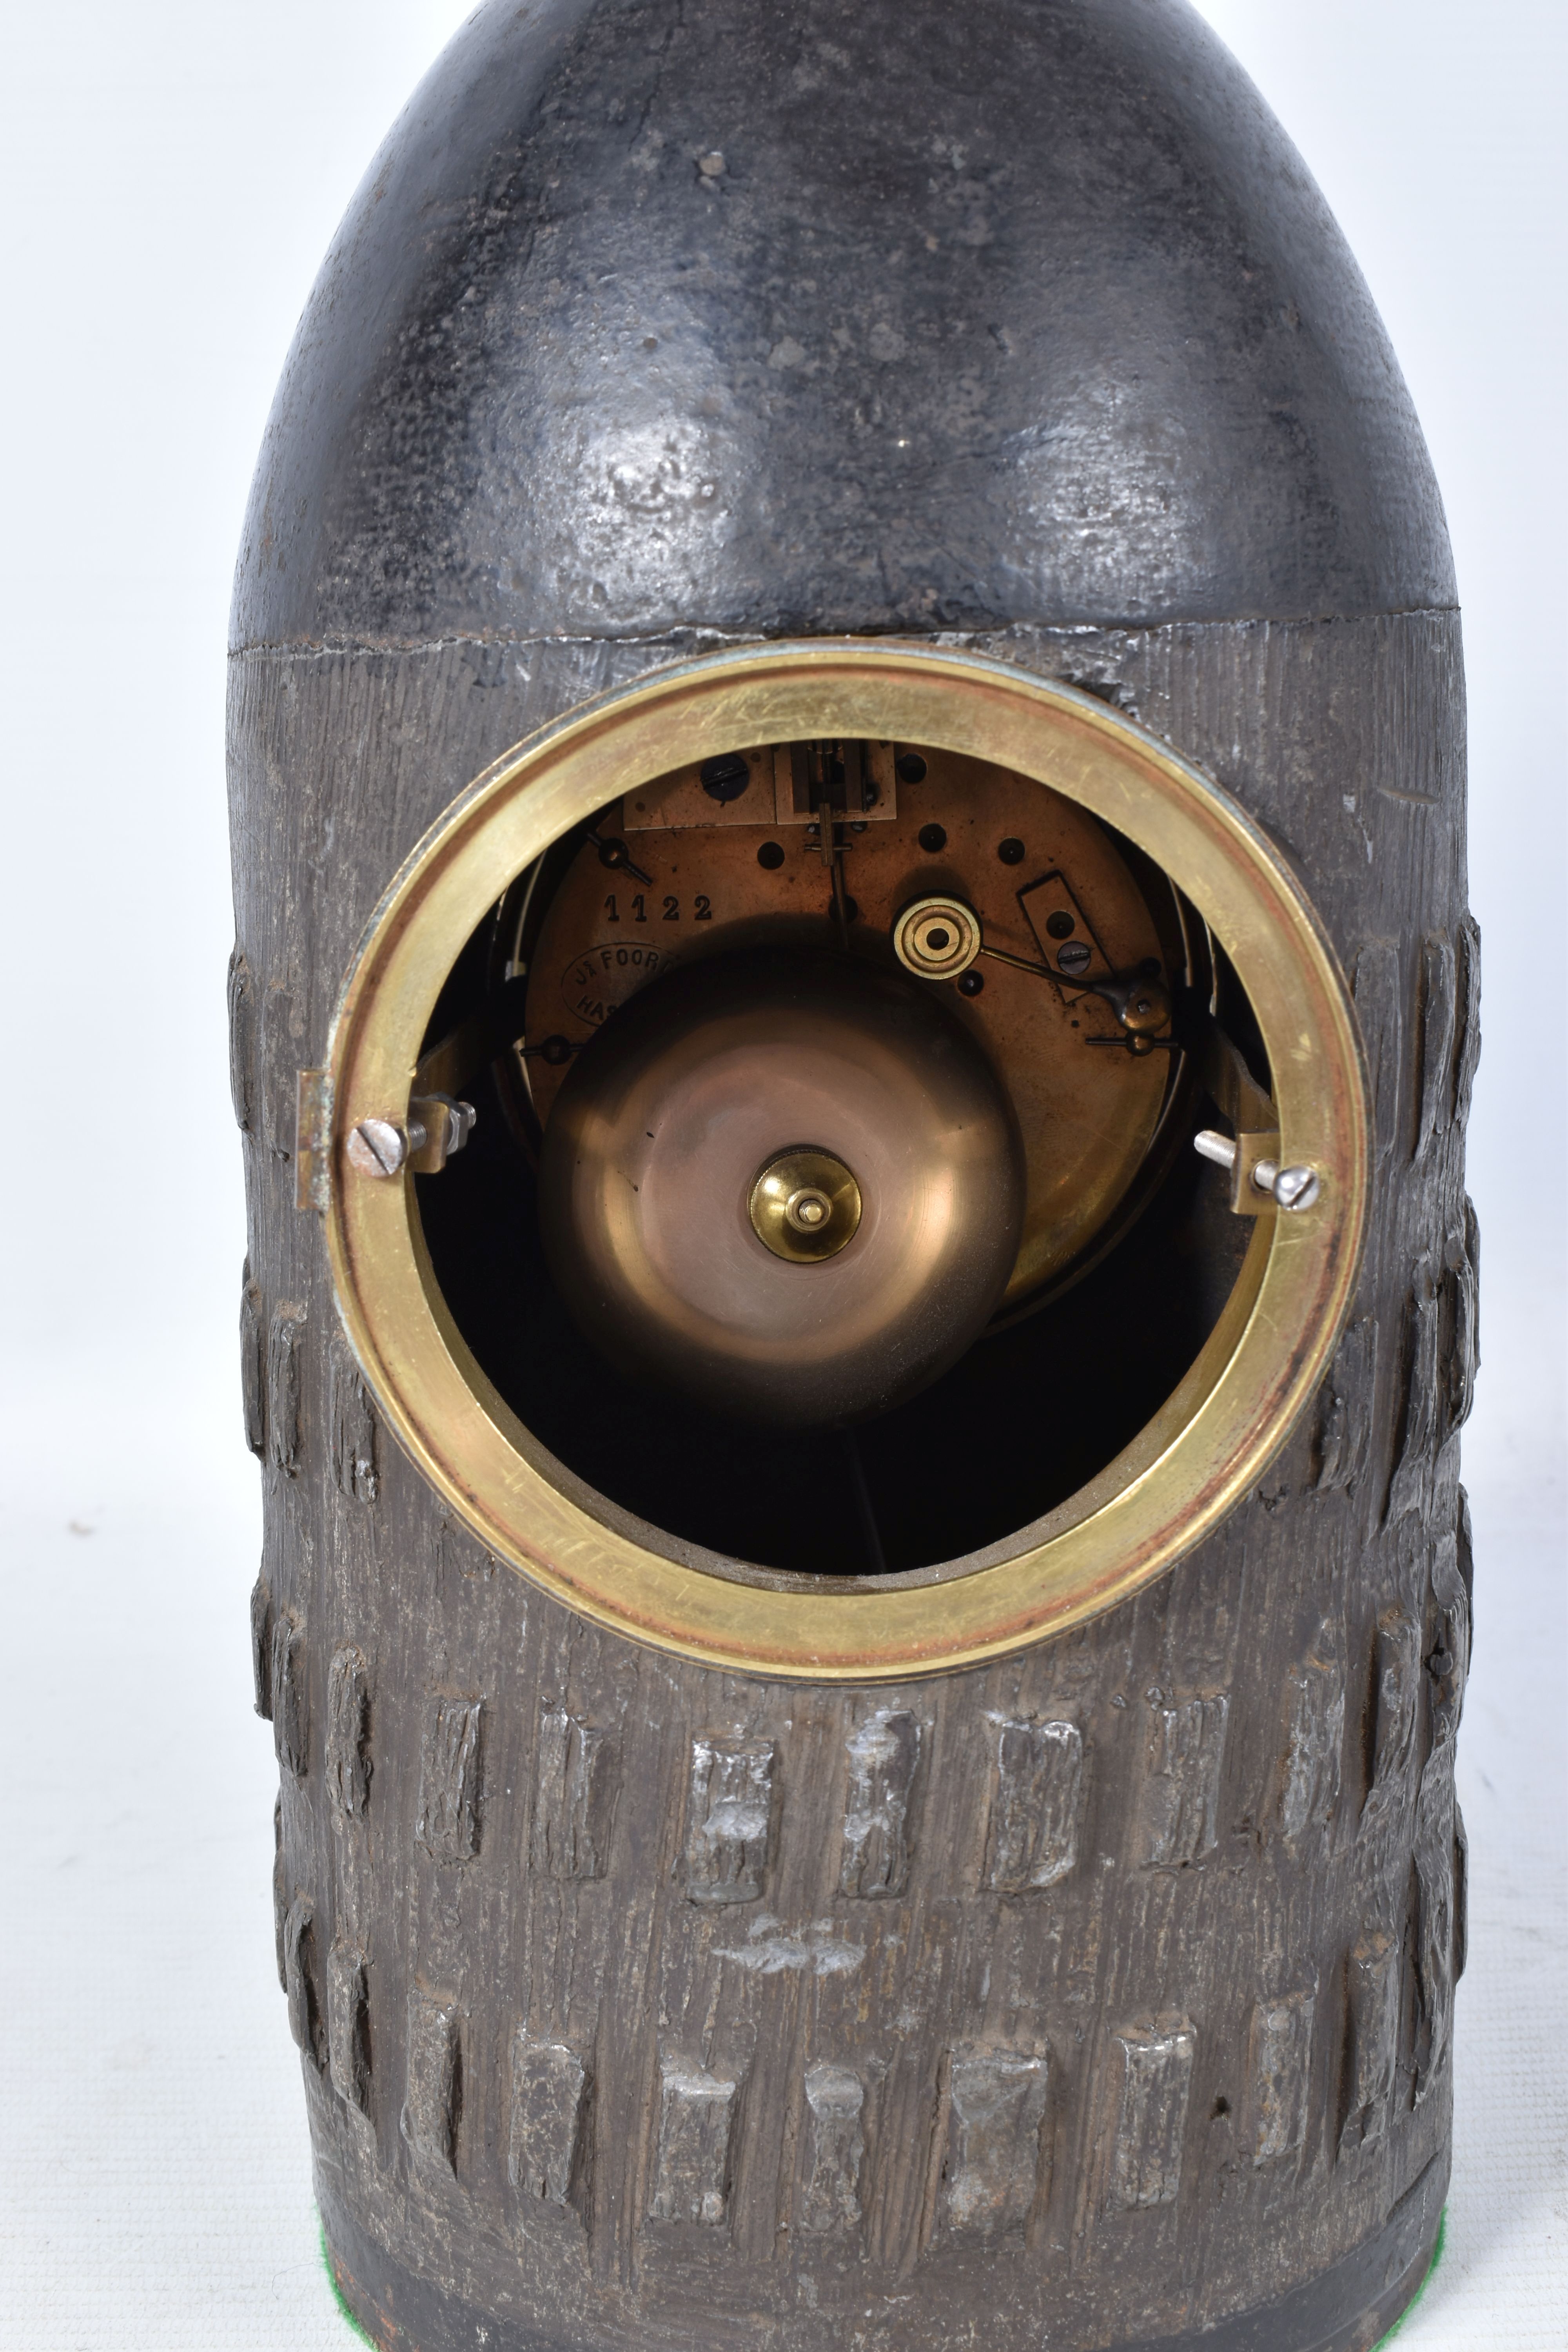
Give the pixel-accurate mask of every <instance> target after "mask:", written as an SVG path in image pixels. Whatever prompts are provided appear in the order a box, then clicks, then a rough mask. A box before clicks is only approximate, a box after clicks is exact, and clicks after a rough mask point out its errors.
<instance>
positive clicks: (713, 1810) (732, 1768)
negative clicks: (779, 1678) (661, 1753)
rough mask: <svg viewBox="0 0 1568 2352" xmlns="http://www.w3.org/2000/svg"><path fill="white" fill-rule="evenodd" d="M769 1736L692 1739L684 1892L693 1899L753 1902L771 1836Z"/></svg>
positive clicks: (760, 1886)
mask: <svg viewBox="0 0 1568 2352" xmlns="http://www.w3.org/2000/svg"><path fill="white" fill-rule="evenodd" d="M773 1754H774V1751H773V1741H772V1740H771V1739H739V1740H721V1739H694V1740H693V1741H692V1743H691V1779H690V1783H689V1791H688V1798H687V1812H686V1864H685V1869H686V1892H687V1894H688V1895H689V1896H690V1897H691V1900H692V1901H693V1902H694V1903H754V1902H755V1901H756V1899H757V1897H758V1895H761V1893H762V1891H763V1879H764V1878H765V1877H766V1875H767V1867H768V1849H769V1846H770V1844H771V1843H772V1837H773Z"/></svg>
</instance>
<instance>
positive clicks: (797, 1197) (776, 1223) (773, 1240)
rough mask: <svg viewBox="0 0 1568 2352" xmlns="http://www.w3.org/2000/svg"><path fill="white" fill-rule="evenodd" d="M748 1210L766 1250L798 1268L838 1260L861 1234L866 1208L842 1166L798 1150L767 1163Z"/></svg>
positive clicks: (829, 1156)
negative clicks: (861, 1224)
mask: <svg viewBox="0 0 1568 2352" xmlns="http://www.w3.org/2000/svg"><path fill="white" fill-rule="evenodd" d="M746 1205H747V1209H748V1211H749V1213H750V1215H751V1220H752V1231H753V1232H754V1233H755V1234H756V1236H757V1239H758V1240H759V1241H760V1242H761V1243H762V1244H763V1246H764V1248H767V1249H770V1250H772V1252H773V1255H774V1256H775V1257H782V1258H784V1259H786V1260H788V1261H789V1262H790V1263H791V1264H792V1265H822V1264H824V1262H825V1261H826V1259H828V1258H830V1257H837V1255H838V1253H839V1251H840V1250H841V1249H844V1248H846V1247H847V1245H848V1244H849V1243H850V1242H852V1241H853V1240H854V1238H855V1235H856V1234H857V1233H858V1231H859V1227H860V1218H861V1214H862V1212H863V1209H864V1206H865V1204H864V1202H863V1201H862V1199H861V1196H860V1187H859V1185H858V1183H857V1182H856V1181H855V1178H854V1176H853V1174H852V1173H851V1171H849V1170H848V1169H847V1167H846V1166H845V1164H844V1162H843V1160H839V1159H837V1157H836V1156H835V1155H834V1153H832V1152H831V1151H817V1150H813V1149H812V1147H811V1146H810V1145H798V1144H797V1145H795V1147H794V1148H793V1149H792V1150H788V1151H781V1152H780V1153H779V1154H778V1156H777V1158H776V1159H773V1160H769V1161H768V1164H767V1166H766V1167H765V1168H764V1169H763V1170H762V1171H761V1172H760V1173H759V1175H758V1177H757V1181H756V1182H755V1183H754V1184H753V1185H752V1190H751V1196H750V1199H749V1200H748V1202H747V1204H746Z"/></svg>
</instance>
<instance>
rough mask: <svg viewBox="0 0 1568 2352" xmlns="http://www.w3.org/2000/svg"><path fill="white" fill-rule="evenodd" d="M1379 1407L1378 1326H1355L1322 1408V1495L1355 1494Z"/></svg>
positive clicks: (1366, 1320) (1364, 1322)
mask: <svg viewBox="0 0 1568 2352" xmlns="http://www.w3.org/2000/svg"><path fill="white" fill-rule="evenodd" d="M1376 1406H1377V1324H1376V1322H1375V1321H1374V1319H1373V1317H1372V1316H1370V1315H1363V1317H1362V1318H1361V1320H1360V1322H1359V1323H1352V1325H1351V1326H1350V1328H1349V1329H1348V1330H1347V1331H1346V1333H1345V1335H1344V1337H1343V1339H1342V1340H1341V1341H1340V1344H1339V1346H1338V1348H1337V1349H1335V1351H1334V1360H1333V1362H1332V1363H1331V1366H1330V1367H1329V1377H1328V1379H1327V1380H1326V1381H1324V1383H1323V1388H1322V1394H1321V1397H1320V1399H1319V1403H1318V1442H1317V1449H1316V1452H1317V1464H1316V1475H1315V1477H1314V1479H1313V1482H1312V1483H1313V1485H1314V1486H1316V1487H1317V1488H1318V1489H1319V1491H1320V1492H1321V1493H1334V1492H1341V1493H1353V1492H1354V1490H1355V1488H1356V1487H1357V1486H1359V1485H1360V1483H1361V1480H1362V1478H1363V1476H1364V1475H1365V1472H1366V1466H1367V1461H1368V1458H1369V1455H1370V1452H1371V1446H1372V1433H1373V1417H1374V1415H1375V1412H1376Z"/></svg>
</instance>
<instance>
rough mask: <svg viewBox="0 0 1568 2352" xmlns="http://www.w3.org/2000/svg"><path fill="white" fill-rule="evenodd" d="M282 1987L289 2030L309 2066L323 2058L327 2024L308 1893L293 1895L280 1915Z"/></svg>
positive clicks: (314, 1915)
mask: <svg viewBox="0 0 1568 2352" xmlns="http://www.w3.org/2000/svg"><path fill="white" fill-rule="evenodd" d="M283 1989H284V1990H285V1992H286V1993H287V1994H288V1996H289V2032H290V2033H291V2034H292V2035H293V2036H294V2039H295V2041H296V2042H298V2043H299V2045H300V2053H301V2055H302V2056H304V2057H306V2058H308V2059H309V2060H310V2063H311V2065H312V2066H315V2067H317V2068H320V2067H321V2066H324V2065H325V2064H326V2062H327V2025H326V2019H325V2017H324V2015H323V2013H322V2008H321V1978H320V1973H319V1958H318V1954H317V1949H316V1911H315V1906H314V1904H313V1903H312V1902H311V1901H310V1896H309V1895H296V1896H295V1897H294V1900H293V1902H292V1903H290V1905H289V1908H288V1910H287V1912H286V1913H285V1914H284V1919H283Z"/></svg>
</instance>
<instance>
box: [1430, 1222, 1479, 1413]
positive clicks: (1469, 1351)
mask: <svg viewBox="0 0 1568 2352" xmlns="http://www.w3.org/2000/svg"><path fill="white" fill-rule="evenodd" d="M1479 1255H1480V1230H1479V1222H1478V1220H1477V1217H1476V1208H1475V1202H1473V1201H1472V1200H1470V1198H1469V1197H1468V1194H1467V1196H1466V1199H1465V1213H1464V1222H1463V1223H1462V1224H1458V1225H1456V1226H1455V1228H1454V1230H1453V1231H1452V1232H1450V1234H1449V1235H1448V1239H1447V1244H1446V1246H1445V1248H1444V1252H1443V1298H1442V1315H1441V1324H1440V1328H1439V1333H1438V1340H1437V1351H1438V1362H1439V1366H1440V1380H1439V1384H1438V1406H1439V1427H1438V1432H1437V1443H1438V1444H1439V1445H1446V1444H1447V1442H1448V1440H1449V1438H1451V1437H1453V1436H1455V1435H1457V1433H1458V1431H1459V1430H1461V1429H1462V1428H1463V1427H1464V1424H1465V1423H1466V1422H1467V1421H1468V1419H1469V1417H1470V1407H1471V1406H1472V1404H1473V1403H1474V1402H1475V1396H1476V1373H1477V1371H1478V1370H1479V1366H1480V1360H1481V1349H1480V1292H1479V1284H1478V1281H1477V1278H1476V1260H1477V1258H1478V1257H1479Z"/></svg>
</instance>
